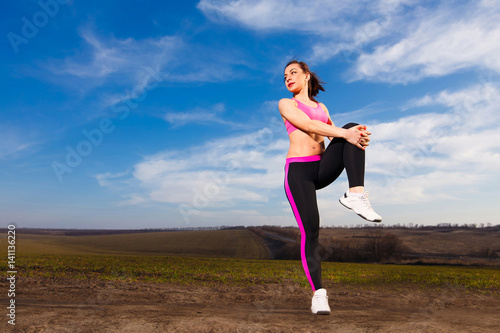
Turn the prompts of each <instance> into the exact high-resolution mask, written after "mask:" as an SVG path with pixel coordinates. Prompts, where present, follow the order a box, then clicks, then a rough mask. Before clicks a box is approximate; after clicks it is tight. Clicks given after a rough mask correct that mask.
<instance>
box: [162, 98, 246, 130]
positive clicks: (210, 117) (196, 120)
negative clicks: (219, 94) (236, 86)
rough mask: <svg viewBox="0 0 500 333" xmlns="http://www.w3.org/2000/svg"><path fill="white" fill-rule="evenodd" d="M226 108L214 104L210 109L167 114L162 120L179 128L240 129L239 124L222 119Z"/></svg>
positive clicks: (222, 105)
mask: <svg viewBox="0 0 500 333" xmlns="http://www.w3.org/2000/svg"><path fill="white" fill-rule="evenodd" d="M225 110H226V106H225V105H224V104H223V103H219V104H215V105H213V106H212V107H211V108H208V109H203V108H195V109H193V110H189V111H185V112H168V113H167V114H165V116H164V119H165V120H166V121H167V122H168V123H170V124H171V125H172V126H173V127H180V126H184V125H192V124H205V125H206V124H211V123H215V124H223V125H229V126H231V127H240V126H241V124H236V123H233V122H231V121H228V120H225V119H224V118H223V113H224V111H225Z"/></svg>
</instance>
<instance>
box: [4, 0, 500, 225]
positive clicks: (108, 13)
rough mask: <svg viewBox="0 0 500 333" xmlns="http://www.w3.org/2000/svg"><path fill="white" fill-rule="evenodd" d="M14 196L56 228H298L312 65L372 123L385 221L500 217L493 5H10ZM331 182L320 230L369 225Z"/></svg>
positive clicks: (21, 213)
mask: <svg viewBox="0 0 500 333" xmlns="http://www.w3.org/2000/svg"><path fill="white" fill-rule="evenodd" d="M0 15H1V18H2V19H1V22H2V23H1V25H2V28H3V29H2V30H3V36H4V38H3V39H2V40H3V41H2V43H1V44H0V47H1V49H2V64H1V70H2V75H1V79H0V80H2V90H3V92H2V95H1V97H0V98H1V113H0V138H1V142H2V143H1V145H0V163H1V167H0V184H1V187H0V209H1V211H2V213H1V214H2V220H3V221H4V224H5V225H7V224H8V223H12V222H14V223H16V224H17V225H18V226H19V227H43V228H169V227H205V226H224V225H263V224H274V225H284V226H294V225H295V221H294V219H293V216H292V213H291V210H290V207H289V204H288V201H287V199H286V197H285V195H284V190H283V167H284V160H285V156H286V151H287V148H288V138H287V135H286V130H285V127H284V125H283V123H282V121H281V118H280V116H279V112H278V109H277V103H278V101H279V100H280V99H281V98H284V97H291V96H290V95H289V93H288V91H287V90H286V88H285V87H284V85H283V81H282V75H283V67H284V65H285V64H286V63H287V61H288V60H290V59H291V58H299V59H300V60H304V61H306V62H308V63H309V65H310V67H311V69H312V70H313V71H315V72H317V73H318V74H319V76H320V77H321V78H322V80H323V81H325V82H327V84H326V86H325V87H326V92H322V93H321V94H320V95H319V96H318V99H319V100H320V101H321V102H323V103H325V104H326V105H327V106H328V108H329V110H330V113H331V116H332V119H333V121H334V122H335V124H336V125H339V126H341V125H343V124H344V123H347V122H350V121H356V122H359V123H362V124H365V125H367V126H368V127H369V129H370V130H371V132H372V133H373V134H372V142H371V145H370V147H369V148H368V149H367V167H366V168H367V174H366V184H365V185H366V188H367V190H368V191H369V192H370V199H371V202H372V205H373V206H374V208H375V209H376V211H377V212H378V213H379V214H380V215H382V216H383V218H384V223H387V224H397V223H405V224H409V223H414V224H428V225H433V224H437V223H459V224H463V223H478V224H479V223H485V224H486V223H492V224H498V223H499V220H498V216H500V207H499V205H498V199H499V198H500V190H499V188H498V184H499V180H500V179H499V178H500V177H499V170H500V140H498V138H499V134H498V133H499V131H500V121H499V120H500V112H499V111H500V110H499V108H500V95H499V91H500V84H499V73H500V57H498V54H500V4H499V3H498V1H493V0H483V1H442V2H440V1H413V0H401V1H399V0H351V1H326V0H321V1H286V0H279V1H278V0H265V1H260V0H256V1H246V0H239V1H232V0H219V1H217V0H201V1H142V2H140V3H139V2H136V1H105V2H102V1H99V2H98V1H65V0H60V1H57V0H42V1H40V2H39V1H23V2H14V1H9V2H8V3H6V4H4V5H3V10H2V12H1V14H0ZM346 188H347V182H346V177H345V175H343V176H342V177H341V178H340V179H338V180H337V181H336V182H335V183H334V184H333V185H331V186H330V187H329V188H327V189H324V190H321V191H319V192H318V200H319V206H320V214H321V218H322V225H324V226H334V225H356V224H364V220H362V219H360V218H359V217H358V216H356V215H355V214H353V213H351V212H350V211H347V210H345V208H343V207H342V206H341V205H340V204H339V203H338V198H339V197H340V196H341V195H342V193H343V192H344V191H345V190H346Z"/></svg>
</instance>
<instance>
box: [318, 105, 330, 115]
mask: <svg viewBox="0 0 500 333" xmlns="http://www.w3.org/2000/svg"><path fill="white" fill-rule="evenodd" d="M318 105H319V106H321V108H322V109H323V110H324V111H325V112H326V113H327V114H328V109H327V107H326V105H325V104H323V103H321V102H318Z"/></svg>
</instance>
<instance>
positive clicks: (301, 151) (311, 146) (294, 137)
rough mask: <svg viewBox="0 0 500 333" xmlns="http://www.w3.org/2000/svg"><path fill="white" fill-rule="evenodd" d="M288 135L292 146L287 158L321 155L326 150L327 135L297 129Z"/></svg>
mask: <svg viewBox="0 0 500 333" xmlns="http://www.w3.org/2000/svg"><path fill="white" fill-rule="evenodd" d="M288 137H289V138H290V148H289V149H288V154H287V155H286V158H290V157H303V156H312V155H320V154H323V152H324V151H325V137H324V136H322V135H318V134H312V133H311V134H309V133H306V132H303V131H300V130H296V131H293V132H292V133H290V135H289V136H288Z"/></svg>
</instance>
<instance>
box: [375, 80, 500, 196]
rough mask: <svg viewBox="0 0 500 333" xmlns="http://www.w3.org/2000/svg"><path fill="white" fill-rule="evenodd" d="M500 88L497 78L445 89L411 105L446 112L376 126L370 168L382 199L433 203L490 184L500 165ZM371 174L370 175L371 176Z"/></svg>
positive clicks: (485, 187) (409, 106)
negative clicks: (451, 89)
mask: <svg viewBox="0 0 500 333" xmlns="http://www.w3.org/2000/svg"><path fill="white" fill-rule="evenodd" d="M499 93H500V89H499V87H498V86H497V85H494V84H492V83H484V84H479V85H476V86H472V87H470V88H467V89H463V90H461V91H456V92H449V91H442V92H440V93H438V94H435V95H426V96H424V97H423V98H421V99H417V100H414V101H411V102H409V103H408V104H407V106H406V107H408V108H411V107H419V106H432V105H435V106H439V107H440V108H445V110H446V111H445V112H440V113H425V114H418V115H412V116H408V117H403V118H400V119H398V120H397V121H394V122H389V123H380V124H373V125H370V126H369V127H370V129H371V131H372V133H374V134H373V135H372V137H373V138H372V140H373V141H372V144H371V145H370V147H369V150H368V156H367V158H368V161H369V162H368V168H367V170H368V171H369V172H370V173H371V174H372V175H373V176H376V175H379V177H376V178H377V180H376V181H374V182H373V183H372V184H373V186H374V187H375V188H376V191H375V192H376V193H377V196H378V198H380V200H381V201H385V202H398V201H405V202H406V203H412V202H413V203H417V202H423V201H426V202H430V201H433V200H440V199H443V198H455V199H459V198H462V199H463V198H464V197H467V196H468V195H470V194H471V193H472V192H474V191H477V190H480V189H488V188H489V187H490V186H491V179H492V178H494V177H495V175H496V174H497V173H498V170H500V142H498V141H497V140H495V139H492V138H494V137H495V136H497V134H496V133H498V132H499V131H500V113H499V112H498V111H499V110H498V105H500V97H499V96H500V94H499ZM368 178H370V177H368Z"/></svg>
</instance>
